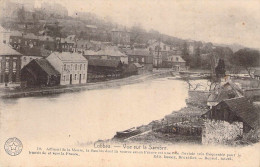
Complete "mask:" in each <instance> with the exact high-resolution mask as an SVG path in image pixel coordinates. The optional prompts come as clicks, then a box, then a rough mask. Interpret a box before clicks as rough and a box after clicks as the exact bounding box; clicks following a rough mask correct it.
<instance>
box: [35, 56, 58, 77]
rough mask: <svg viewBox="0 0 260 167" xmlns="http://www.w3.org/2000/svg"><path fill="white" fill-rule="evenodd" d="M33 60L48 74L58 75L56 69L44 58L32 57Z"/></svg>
mask: <svg viewBox="0 0 260 167" xmlns="http://www.w3.org/2000/svg"><path fill="white" fill-rule="evenodd" d="M34 61H35V62H36V63H37V64H38V65H39V66H40V67H41V68H42V69H43V70H44V71H45V72H46V73H47V74H48V75H60V73H59V72H58V71H56V70H55V68H54V67H53V66H52V65H51V64H50V63H49V62H48V60H46V59H34Z"/></svg>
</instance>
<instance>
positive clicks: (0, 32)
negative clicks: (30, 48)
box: [0, 26, 11, 44]
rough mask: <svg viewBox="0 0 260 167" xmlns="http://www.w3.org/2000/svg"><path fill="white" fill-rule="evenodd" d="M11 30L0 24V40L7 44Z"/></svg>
mask: <svg viewBox="0 0 260 167" xmlns="http://www.w3.org/2000/svg"><path fill="white" fill-rule="evenodd" d="M10 35H11V31H9V30H6V29H4V28H3V27H2V26H0V42H1V43H5V44H9V39H10Z"/></svg>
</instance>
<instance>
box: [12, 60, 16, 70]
mask: <svg viewBox="0 0 260 167" xmlns="http://www.w3.org/2000/svg"><path fill="white" fill-rule="evenodd" d="M13 70H16V61H13Z"/></svg>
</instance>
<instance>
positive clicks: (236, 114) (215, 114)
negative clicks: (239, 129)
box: [202, 97, 259, 132]
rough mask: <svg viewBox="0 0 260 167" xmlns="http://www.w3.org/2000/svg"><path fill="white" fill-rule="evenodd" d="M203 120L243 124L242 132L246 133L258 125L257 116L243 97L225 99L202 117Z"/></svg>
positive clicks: (251, 105)
mask: <svg viewBox="0 0 260 167" xmlns="http://www.w3.org/2000/svg"><path fill="white" fill-rule="evenodd" d="M202 117H203V118H208V119H214V120H222V121H227V122H229V123H232V122H243V131H244V132H248V131H249V130H251V129H255V128H256V127H257V126H258V125H259V114H258V113H257V112H256V110H255V108H254V107H253V104H251V103H250V102H249V100H248V99H247V98H245V97H238V98H232V99H226V100H223V101H221V102H220V103H218V104H217V105H216V106H213V108H212V109H210V110H209V111H208V112H206V113H205V114H203V115H202Z"/></svg>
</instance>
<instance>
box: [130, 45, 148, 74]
mask: <svg viewBox="0 0 260 167" xmlns="http://www.w3.org/2000/svg"><path fill="white" fill-rule="evenodd" d="M126 55H127V56H128V64H131V63H139V64H140V65H142V66H143V67H144V70H145V71H153V54H152V53H151V52H150V51H149V50H148V49H129V50H126Z"/></svg>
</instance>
